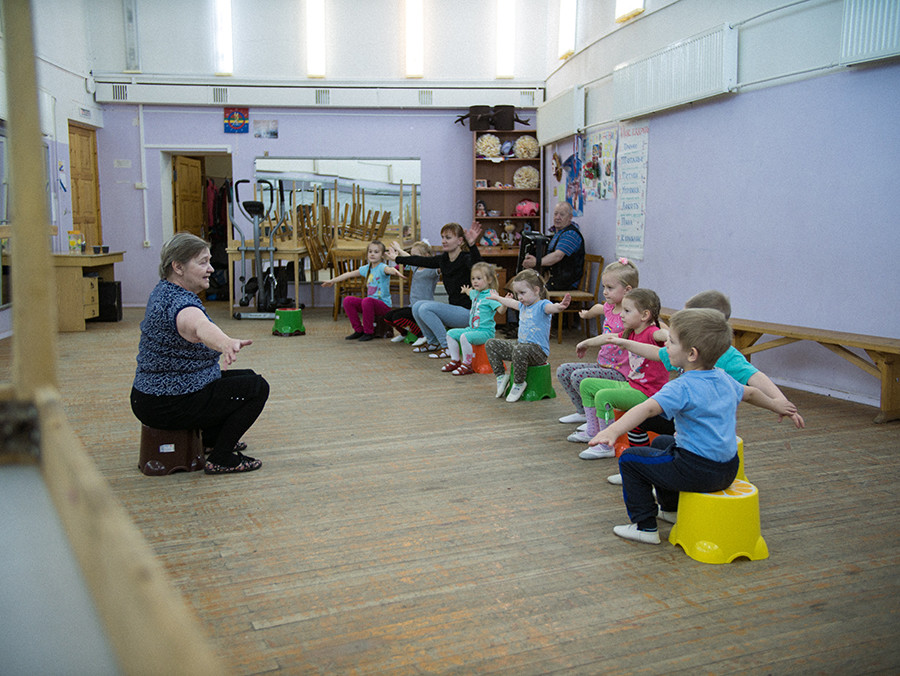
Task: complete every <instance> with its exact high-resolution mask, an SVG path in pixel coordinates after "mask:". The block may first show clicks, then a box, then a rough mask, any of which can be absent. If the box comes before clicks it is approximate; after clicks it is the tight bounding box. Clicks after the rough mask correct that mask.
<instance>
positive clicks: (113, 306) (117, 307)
mask: <svg viewBox="0 0 900 676" xmlns="http://www.w3.org/2000/svg"><path fill="white" fill-rule="evenodd" d="M98 286H99V288H98V289H97V295H98V298H99V301H100V312H99V314H98V315H97V318H96V320H97V321H98V322H120V321H122V282H100V283H99V285H98Z"/></svg>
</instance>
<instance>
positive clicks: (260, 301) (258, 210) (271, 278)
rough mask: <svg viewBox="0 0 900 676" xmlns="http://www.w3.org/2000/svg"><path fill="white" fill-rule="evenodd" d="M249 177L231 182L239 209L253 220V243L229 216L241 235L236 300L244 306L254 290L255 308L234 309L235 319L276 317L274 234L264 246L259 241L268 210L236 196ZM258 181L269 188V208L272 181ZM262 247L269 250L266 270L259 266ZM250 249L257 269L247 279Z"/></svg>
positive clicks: (259, 204) (272, 189)
mask: <svg viewBox="0 0 900 676" xmlns="http://www.w3.org/2000/svg"><path fill="white" fill-rule="evenodd" d="M249 182H250V181H249V180H247V179H243V180H240V181H237V182H235V184H234V201H235V202H236V203H237V204H238V206H239V207H240V209H241V211H242V212H244V214H245V215H246V216H247V217H248V218H249V219H250V220H251V221H252V222H253V246H252V248H251V247H248V246H247V241H246V239H245V238H244V233H243V232H241V229H240V228H239V227H238V226H237V224H236V223H235V222H234V219H233V218H232V225H233V226H234V227H235V229H237V231H238V233H239V234H240V235H241V246H239V247H238V250H239V251H240V252H241V277H240V280H241V298H240V300H239V304H240V305H241V306H242V307H246V306H249V305H250V298H251V297H252V295H253V294H254V293H255V294H256V311H254V312H235V313H234V315H233V316H234V318H235V319H275V310H276V303H275V286H276V284H275V275H274V274H273V270H274V267H275V243H274V241H272V240H273V239H274V238H270V241H269V245H268V246H266V247H263V246H261V242H260V223H261V222H262V221H263V220H264V219H265V218H266V217H267V213H268V210H267V209H266V206H265V204H263V203H262V202H260V201H257V200H247V201H246V202H241V201H240V196H239V188H238V186H239V185H240V184H241V183H249ZM257 184H258V185H259V186H260V190H261V191H262V188H264V187H265V188H267V189H268V190H269V196H270V205H269V209H271V205H272V204H273V203H274V188H273V187H272V184H271V183H269V182H268V181H257ZM263 249H265V250H266V251H268V252H269V267H268V269H267V270H263V266H262V251H263ZM250 251H252V252H253V263H254V266H255V270H256V276H255V277H251V278H250V279H249V280H247V281H246V283H245V282H244V280H245V279H246V269H245V265H246V254H247V253H248V252H250ZM260 279H262V280H263V281H262V284H260V283H259V280H260Z"/></svg>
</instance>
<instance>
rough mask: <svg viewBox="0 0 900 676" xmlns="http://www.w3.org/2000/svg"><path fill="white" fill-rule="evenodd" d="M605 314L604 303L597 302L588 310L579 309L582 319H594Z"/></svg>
mask: <svg viewBox="0 0 900 676" xmlns="http://www.w3.org/2000/svg"><path fill="white" fill-rule="evenodd" d="M602 314H603V303H596V304H594V305H593V306H592V307H591V308H590V309H588V310H579V312H578V316H579V317H581V318H582V319H593V318H594V317H600V316H601V315H602Z"/></svg>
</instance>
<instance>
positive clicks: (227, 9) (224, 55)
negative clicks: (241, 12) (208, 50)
mask: <svg viewBox="0 0 900 676" xmlns="http://www.w3.org/2000/svg"><path fill="white" fill-rule="evenodd" d="M231 39H232V38H231V0H216V75H231V74H232V72H234V52H233V48H232V43H231Z"/></svg>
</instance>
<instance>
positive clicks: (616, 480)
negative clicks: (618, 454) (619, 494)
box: [606, 474, 622, 486]
mask: <svg viewBox="0 0 900 676" xmlns="http://www.w3.org/2000/svg"><path fill="white" fill-rule="evenodd" d="M606 480H607V481H608V482H609V483H611V484H612V485H613V486H621V485H622V475H621V474H610V475H609V476H608V477H606Z"/></svg>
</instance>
